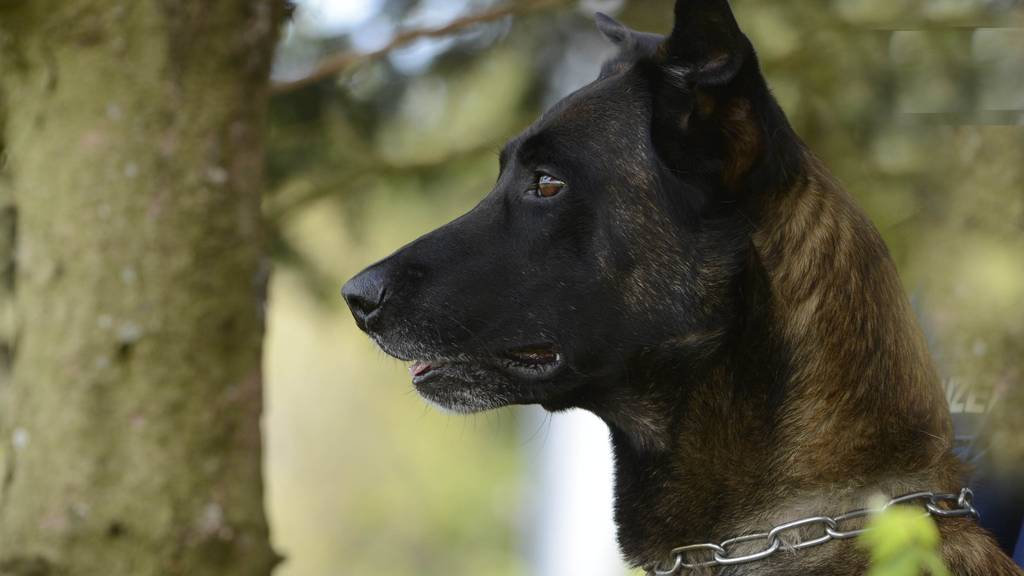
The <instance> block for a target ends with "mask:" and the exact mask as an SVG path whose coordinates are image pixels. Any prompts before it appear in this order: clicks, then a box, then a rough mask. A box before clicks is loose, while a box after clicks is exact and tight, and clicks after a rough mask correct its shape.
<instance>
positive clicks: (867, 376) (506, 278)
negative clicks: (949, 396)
mask: <svg viewBox="0 0 1024 576" xmlns="http://www.w3.org/2000/svg"><path fill="white" fill-rule="evenodd" d="M598 25H599V27H600V29H601V30H602V32H603V33H604V34H605V36H607V37H608V38H610V39H611V40H613V41H614V42H615V43H617V44H618V45H619V47H620V48H621V50H620V54H619V56H618V57H617V58H615V59H614V60H612V61H610V62H608V63H606V64H605V66H604V68H603V70H602V73H601V75H600V77H599V78H598V79H597V80H596V81H594V82H593V83H591V84H589V85H588V86H586V87H584V88H582V89H580V90H579V91H577V92H576V93H574V94H572V95H570V96H569V97H567V98H566V99H565V100H563V101H562V102H560V103H558V104H557V105H556V106H554V107H553V108H552V109H551V110H549V111H548V112H547V113H546V114H545V115H544V116H543V117H542V118H540V119H539V120H538V121H537V122H536V123H534V124H533V125H532V126H530V127H529V128H528V129H526V131H525V132H523V133H522V134H521V135H520V136H519V137H517V138H515V139H513V140H512V141H511V142H509V143H508V145H507V146H506V147H505V149H504V150H503V151H502V154H501V169H500V175H499V177H498V181H497V184H496V185H495V187H494V189H493V190H492V191H491V192H490V193H489V194H488V195H487V196H486V197H485V198H484V199H483V200H482V201H481V202H480V204H479V205H478V206H476V207H475V208H474V209H473V210H472V211H470V212H469V213H467V214H466V215H464V216H462V217H460V218H458V219H457V220H455V221H453V222H451V223H449V224H448V225H446V226H443V227H442V228H440V229H438V230H435V231H433V232H431V233H429V234H427V235H426V236H424V237H422V238H420V239H418V240H416V241H415V242H413V243H412V244H409V245H408V246H406V247H404V248H402V249H401V250H399V251H398V252H396V253H395V254H394V255H392V256H391V257H389V258H387V259H385V260H383V261H381V262H379V263H377V264H374V265H373V266H371V267H369V268H368V269H366V270H365V271H363V272H362V273H360V274H359V275H358V276H356V277H355V278H353V279H352V280H350V281H349V282H348V283H347V284H346V285H345V288H344V289H343V293H344V296H345V298H346V300H347V301H348V304H349V306H350V308H351V309H352V312H353V314H354V316H355V318H356V321H357V323H358V324H359V327H360V328H362V329H363V330H365V331H366V332H367V333H368V334H369V335H370V336H371V337H372V338H373V339H374V340H375V341H376V342H377V344H379V345H380V347H381V348H383V349H384V351H385V352H387V353H389V354H391V355H392V356H395V357H397V358H400V359H403V360H409V361H415V362H414V364H413V365H412V368H411V371H412V373H413V384H414V385H415V387H416V389H417V390H418V391H419V393H420V394H421V395H422V396H423V397H424V398H426V399H427V400H429V401H431V402H433V403H435V404H438V405H440V406H442V407H444V408H446V409H450V410H454V411H458V412H474V411H478V410H486V409H490V408H497V407H499V406H506V405H509V404H526V403H538V404H541V405H543V406H544V407H545V408H547V409H549V410H563V409H567V408H574V407H578V408H584V409H586V410H590V411H591V412H593V413H594V414H596V415H598V416H599V417H601V418H602V419H603V420H604V421H605V422H606V423H607V424H608V427H609V429H610V430H611V439H612V444H613V448H614V453H615V468H616V485H615V498H616V504H615V517H616V522H617V524H618V537H619V543H620V545H621V548H622V551H623V553H624V554H625V556H626V558H627V560H628V561H629V562H631V563H632V564H635V565H650V564H651V563H653V562H657V561H662V560H663V559H665V558H666V557H667V555H668V554H669V551H670V550H672V549H673V548H675V547H677V546H680V545H685V544H692V543H699V542H721V541H722V540H724V539H727V538H729V537H732V536H738V535H742V534H748V533H751V532H757V531H759V530H766V529H768V528H771V527H772V526H776V525H778V524H781V523H784V522H786V521H789V520H795V519H798V518H804V517H808V516H815V515H832V516H834V515H837V514H839V513H841V512H844V511H847V510H852V509H855V508H857V507H859V506H862V505H863V504H864V503H865V500H866V499H867V498H868V497H869V496H870V495H872V494H876V493H881V494H884V495H887V496H896V495H900V494H904V493H908V492H914V491H918V490H928V491H936V492H956V491H957V490H958V489H959V488H960V486H961V482H962V481H963V478H962V477H961V471H960V467H959V466H958V464H957V461H956V460H955V458H954V457H953V456H952V455H951V453H950V438H951V432H950V421H949V417H948V414H947V409H946V402H945V400H944V396H943V393H942V390H941V389H940V385H939V381H938V379H937V377H936V373H935V370H934V368H933V366H932V361H931V359H930V358H929V355H928V351H927V350H926V347H925V343H924V340H923V338H922V335H921V332H920V330H919V329H918V327H917V326H916V324H915V322H914V319H913V317H912V314H911V311H910V309H909V306H908V303H907V300H906V298H905V296H904V293H903V290H902V289H901V286H900V282H899V279H898V277H897V274H896V270H895V268H894V266H893V263H892V261H891V259H890V257H889V255H888V253H887V250H886V247H885V245H884V244H883V242H882V240H881V238H880V237H879V234H878V232H877V231H876V230H875V229H874V227H872V225H871V224H870V223H869V222H868V220H867V219H866V218H865V216H864V215H863V214H862V213H861V211H860V210H859V209H858V208H857V207H856V206H855V205H854V203H853V201H852V200H851V199H850V197H849V196H848V195H847V194H846V192H844V191H843V190H842V188H841V187H840V186H839V185H838V184H837V183H836V181H835V180H834V179H833V178H832V176H830V174H829V172H828V170H827V169H826V168H825V167H824V166H823V165H822V164H821V162H820V161H819V160H818V159H817V158H816V157H815V156H814V155H813V154H812V153H811V152H810V151H808V150H807V149H806V148H805V147H804V145H803V143H802V142H801V141H800V139H799V138H798V137H797V136H796V134H795V133H794V132H793V130H792V129H791V128H790V125H789V124H788V122H787V120H786V117H785V115H784V114H783V112H782V110H780V109H779V107H778V105H777V104H776V102H775V100H774V99H773V97H772V95H771V94H770V92H769V90H768V88H767V86H766V83H765V80H764V78H763V76H762V75H761V72H760V70H759V67H758V63H757V58H756V56H755V54H754V50H753V48H752V47H751V45H750V42H749V40H748V39H747V38H746V36H744V35H743V34H742V33H741V32H740V30H739V28H738V26H737V24H736V21H735V19H734V17H733V15H732V13H731V11H730V9H729V6H728V4H727V2H726V0H680V1H679V2H678V3H677V5H676V9H675V25H674V28H673V30H672V33H671V35H670V36H668V37H662V36H658V35H654V34H644V33H638V32H634V31H631V30H628V29H627V28H625V27H623V26H622V25H621V24H619V23H617V22H615V21H614V20H612V19H610V18H608V17H605V16H601V15H599V16H598ZM938 525H939V528H940V530H941V533H942V536H943V545H942V551H943V554H944V556H945V560H946V562H947V564H948V566H949V567H950V568H951V570H952V571H953V572H954V573H957V574H973V575H990V574H1020V573H1021V572H1020V571H1019V570H1018V569H1017V568H1016V567H1015V566H1014V565H1013V564H1012V562H1011V561H1010V560H1009V559H1007V558H1006V557H1005V556H1004V555H1003V554H1002V553H1001V552H999V550H998V549H997V547H996V546H995V545H994V544H993V543H992V541H991V540H990V538H989V537H988V536H987V535H986V534H985V533H984V532H983V531H982V530H981V529H980V528H978V527H977V526H976V525H975V524H974V522H973V520H971V519H969V518H950V519H940V520H939V521H938ZM820 531H821V530H820V527H819V532H820ZM804 537H805V538H813V537H815V536H814V535H811V534H809V533H808V534H804ZM797 540H799V538H797ZM852 542H853V541H852V540H842V541H840V540H835V541H832V542H828V543H827V544H825V545H821V546H816V547H814V548H808V549H805V550H785V548H787V546H783V548H784V550H783V551H782V552H781V553H778V554H773V555H771V556H769V557H767V558H765V559H763V560H760V561H757V562H750V563H746V564H742V565H736V566H730V567H726V568H718V570H719V573H723V574H860V573H862V572H863V571H864V570H865V567H866V558H865V556H864V555H863V553H862V552H861V551H860V550H859V549H858V548H856V547H855V546H854V545H853V544H852ZM788 544H789V545H792V544H793V542H789V543H788ZM669 566H671V563H670V564H669Z"/></svg>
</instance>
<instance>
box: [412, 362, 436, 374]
mask: <svg viewBox="0 0 1024 576" xmlns="http://www.w3.org/2000/svg"><path fill="white" fill-rule="evenodd" d="M430 368H431V366H430V363H429V362H413V363H412V365H410V366H409V374H412V375H413V376H419V375H420V374H423V373H424V372H426V371H428V370H430Z"/></svg>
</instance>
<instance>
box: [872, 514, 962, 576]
mask: <svg viewBox="0 0 1024 576" xmlns="http://www.w3.org/2000/svg"><path fill="white" fill-rule="evenodd" d="M867 527H868V528H869V530H868V531H867V532H865V533H864V534H862V535H861V536H860V538H859V540H858V544H860V545H861V546H863V547H865V548H867V550H868V552H869V554H870V555H871V569H870V570H869V571H868V574H867V576H918V575H920V574H930V575H931V576H948V574H949V570H947V569H946V566H945V564H943V562H942V557H941V555H940V554H939V529H938V528H937V527H936V526H935V521H934V520H932V518H931V516H928V515H925V514H922V512H921V509H920V508H914V507H910V506H894V507H892V508H889V509H887V510H886V511H885V512H882V513H881V514H879V515H878V516H876V517H874V518H873V519H872V520H871V522H869V523H868V525H867Z"/></svg>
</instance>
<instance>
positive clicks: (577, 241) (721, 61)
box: [343, 0, 780, 412]
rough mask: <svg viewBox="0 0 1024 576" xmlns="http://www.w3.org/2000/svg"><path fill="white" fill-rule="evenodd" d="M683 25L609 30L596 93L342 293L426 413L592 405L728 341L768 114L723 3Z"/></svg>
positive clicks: (540, 126) (514, 150)
mask: <svg viewBox="0 0 1024 576" xmlns="http://www.w3.org/2000/svg"><path fill="white" fill-rule="evenodd" d="M675 16H676V19H675V25H674V28H673V31H672V33H671V35H670V36H668V37H663V36H658V35H654V34H644V33H638V32H634V31H632V30H629V29H627V28H626V27H624V26H623V25H621V24H619V23H618V22H616V21H614V20H612V19H611V18H609V17H607V16H604V15H598V27H599V28H600V30H601V31H602V32H603V33H604V35H605V36H606V37H608V38H609V39H610V40H612V41H613V42H615V43H616V44H618V45H619V47H620V51H619V55H618V56H617V57H616V58H615V59H613V60H612V61H610V62H608V63H606V64H605V65H604V67H603V70H602V73H601V76H600V77H599V78H598V79H597V80H596V81H594V82H593V83H591V84H589V85H587V86H585V87H584V88H582V89H580V90H578V91H577V92H575V93H574V94H572V95H570V96H568V97H567V98H565V99H564V100H563V101H561V102H559V103H558V104H556V105H555V106H554V107H553V108H552V109H551V110H549V111H548V112H547V113H546V114H544V115H543V116H542V117H541V118H540V119H539V120H537V121H536V122H535V123H534V124H533V125H531V126H530V127H529V128H527V129H526V130H525V131H524V132H523V133H522V134H520V135H519V136H518V137H516V138H514V139H512V140H511V141H510V142H509V143H508V144H507V145H506V146H505V148H504V149H503V151H502V153H501V160H500V171H499V175H498V179H497V182H496V184H495V186H494V188H493V190H491V192H490V193H489V194H487V196H485V197H484V198H483V200H482V201H481V202H480V203H479V204H478V205H477V206H476V207H475V208H473V209H472V210H471V211H470V212H469V213H467V214H465V215H463V216H462V217H460V218H458V219H456V220H454V221H453V222H451V223H449V224H447V225H445V226H443V227H441V228H439V229H437V230H435V231H433V232H430V233H429V234H427V235H425V236H423V237H421V238H419V239H418V240H416V241H414V242H412V243H411V244H409V245H407V246H405V247H404V248H402V249H400V250H398V251H397V252H396V253H394V254H393V255H391V256H390V257H388V258H386V259H384V260H382V261H380V262H378V263H376V264H374V265H372V266H370V267H369V268H367V269H366V270H364V271H363V272H361V273H360V274H359V275H357V276H356V277H354V278H353V279H351V280H350V281H349V282H348V283H347V284H346V285H345V287H344V288H343V294H344V296H345V299H346V300H347V302H348V304H349V307H350V308H351V310H352V313H353V315H354V316H355V318H356V322H357V323H358V325H359V327H360V328H361V329H363V330H364V331H366V333H367V334H369V335H370V337H371V338H373V339H374V341H376V342H377V344H379V345H380V347H381V348H382V349H383V350H384V351H385V352H387V353H388V354H390V355H392V356H395V357H397V358H400V359H402V360H408V361H414V364H413V365H412V367H411V368H410V371H411V372H412V373H413V384H414V385H415V387H416V389H417V390H418V391H419V392H420V394H422V395H423V396H424V397H425V398H427V399H428V400H430V401H432V402H434V403H436V404H439V405H441V406H443V407H445V408H448V409H451V410H455V411H461V412H472V411H477V410H484V409H488V408H494V407H498V406H503V405H508V404H522V403H540V404H543V405H544V406H546V407H548V408H551V409H559V408H564V407H569V406H586V405H587V403H588V402H591V401H592V399H594V398H598V397H601V396H602V395H607V394H608V393H612V394H614V393H615V392H616V390H617V389H621V388H622V387H624V386H630V385H631V384H630V382H634V381H638V380H640V379H638V378H631V376H633V375H635V374H636V373H637V371H640V370H648V369H650V367H652V366H658V365H665V364H671V367H672V368H673V369H680V368H685V364H686V359H688V358H692V359H699V358H702V357H707V355H709V354H713V353H714V350H715V347H716V346H719V345H720V342H721V341H722V340H723V339H724V338H726V337H727V334H728V332H729V330H730V326H731V324H732V322H733V318H732V312H731V311H732V309H733V306H731V303H732V300H733V298H735V293H736V291H737V290H736V287H735V283H736V282H735V280H736V278H737V276H738V275H739V274H740V270H741V268H742V262H743V259H744V256H745V254H746V252H745V250H747V248H748V247H749V242H750V239H749V227H750V220H749V218H748V217H747V215H746V214H745V213H744V212H743V209H744V206H747V205H748V204H749V203H748V202H747V200H746V199H745V197H746V196H747V195H749V194H750V190H749V188H751V185H750V182H751V181H754V180H757V181H758V182H762V183H764V182H769V181H771V180H773V179H776V177H777V176H778V174H776V173H777V172H780V169H779V168H778V162H777V161H775V160H774V159H773V152H772V151H770V150H768V148H770V147H769V146H767V144H766V138H765V136H764V135H765V131H766V128H765V126H764V122H765V120H764V118H765V117H770V116H771V114H769V113H768V112H766V108H765V107H766V106H767V107H769V108H771V109H772V110H774V102H773V101H772V100H771V97H770V95H769V94H768V92H767V89H766V88H765V86H764V81H763V78H762V77H761V74H760V72H759V70H758V67H757V62H756V58H755V55H754V52H753V49H752V48H751V46H750V43H749V41H748V40H747V38H746V37H745V36H744V35H743V34H742V33H741V32H740V30H739V28H738V26H737V24H736V21H735V19H734V18H733V15H732V13H731V11H730V10H729V6H728V4H727V2H726V0H680V1H679V2H678V3H677V5H676V11H675ZM636 385H640V384H636Z"/></svg>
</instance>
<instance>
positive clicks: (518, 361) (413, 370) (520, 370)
mask: <svg viewBox="0 0 1024 576" xmlns="http://www.w3.org/2000/svg"><path fill="white" fill-rule="evenodd" d="M472 364H480V365H487V366H489V367H493V368H497V369H499V370H501V371H503V372H506V373H508V374H509V375H512V376H516V377H519V378H523V379H527V380H541V379H544V378H547V377H550V376H552V375H554V374H555V373H556V372H558V370H559V368H561V367H562V364H563V359H562V353H561V351H559V349H558V347H557V346H555V345H554V344H549V343H543V344H532V345H529V346H521V347H518V348H512V349H509V350H506V351H504V352H501V353H500V354H497V355H495V356H494V357H492V358H488V359H484V360H480V361H478V362H476V361H467V360H461V359H460V360H442V359H438V360H417V361H415V362H413V363H412V364H410V365H409V374H410V375H412V382H413V384H415V385H417V386H418V385H420V384H425V383H426V382H428V381H429V380H433V379H434V378H435V377H438V376H441V375H443V374H444V373H445V372H446V371H447V370H448V369H450V368H452V367H455V366H458V365H461V366H465V365H472Z"/></svg>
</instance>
